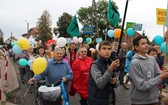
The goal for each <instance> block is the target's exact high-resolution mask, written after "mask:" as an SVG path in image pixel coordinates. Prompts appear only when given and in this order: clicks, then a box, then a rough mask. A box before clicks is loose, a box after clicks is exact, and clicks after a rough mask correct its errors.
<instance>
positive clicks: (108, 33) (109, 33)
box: [107, 30, 114, 38]
mask: <svg viewBox="0 0 168 105" xmlns="http://www.w3.org/2000/svg"><path fill="white" fill-rule="evenodd" d="M107 35H108V36H109V37H110V38H112V37H114V31H113V30H108V32H107Z"/></svg>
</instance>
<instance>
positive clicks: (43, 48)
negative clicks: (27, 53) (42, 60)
mask: <svg viewBox="0 0 168 105" xmlns="http://www.w3.org/2000/svg"><path fill="white" fill-rule="evenodd" d="M41 48H42V49H44V53H43V55H44V54H45V47H44V46H39V47H38V50H37V54H39V49H41Z"/></svg>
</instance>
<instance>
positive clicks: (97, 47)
mask: <svg viewBox="0 0 168 105" xmlns="http://www.w3.org/2000/svg"><path fill="white" fill-rule="evenodd" d="M96 50H97V51H98V50H99V43H97V44H96Z"/></svg>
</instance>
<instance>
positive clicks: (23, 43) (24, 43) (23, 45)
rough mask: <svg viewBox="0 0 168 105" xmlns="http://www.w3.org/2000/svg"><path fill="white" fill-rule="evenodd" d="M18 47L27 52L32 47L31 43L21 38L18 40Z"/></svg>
mask: <svg viewBox="0 0 168 105" xmlns="http://www.w3.org/2000/svg"><path fill="white" fill-rule="evenodd" d="M18 45H19V47H20V48H21V49H22V50H27V49H29V47H30V42H29V41H28V40H27V39H26V38H20V39H19V40H18Z"/></svg>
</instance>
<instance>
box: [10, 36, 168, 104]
mask: <svg viewBox="0 0 168 105" xmlns="http://www.w3.org/2000/svg"><path fill="white" fill-rule="evenodd" d="M37 45H38V46H37V47H36V48H34V47H30V48H29V49H28V50H27V51H23V52H22V53H21V54H13V53H12V51H11V50H10V55H11V56H12V57H14V61H15V62H18V60H19V59H20V58H25V59H27V60H34V59H36V58H38V57H42V58H45V59H46V61H47V68H46V70H45V71H44V72H43V73H41V74H38V75H34V73H33V72H32V68H31V66H28V65H27V66H21V65H19V64H18V69H19V71H20V78H21V82H22V83H25V78H27V80H28V82H30V83H31V82H35V81H39V80H41V79H45V81H46V84H53V83H55V82H56V81H58V80H63V82H64V83H65V90H66V93H67V97H68V95H71V96H73V95H75V94H76V93H78V94H79V96H80V98H81V99H80V100H79V102H80V104H81V105H117V103H116V101H115V100H116V99H115V94H116V93H115V90H114V88H117V86H118V85H122V86H123V88H125V89H126V90H130V89H131V91H130V104H131V105H160V104H159V101H160V100H159V98H160V97H162V95H161V94H162V88H165V87H166V85H165V83H167V82H166V81H165V80H166V79H167V78H168V72H167V67H166V66H165V64H164V57H163V54H162V52H161V51H160V47H159V46H157V45H155V46H153V45H149V44H148V41H147V39H146V38H145V37H143V36H138V37H136V38H135V39H133V45H132V46H127V43H125V42H123V43H121V49H120V50H119V53H117V51H118V46H119V45H120V44H119V43H118V42H112V43H111V42H109V41H102V42H100V43H99V44H98V48H97V49H96V48H95V47H94V48H91V47H90V46H89V45H88V44H80V45H78V44H76V43H74V42H71V43H70V44H68V45H67V46H66V47H58V46H57V45H56V43H55V44H48V45H46V46H43V45H42V44H41V43H40V42H39V43H38V44H37ZM124 77H125V79H124ZM129 81H130V83H131V86H128V82H129ZM29 92H30V93H31V92H32V90H31V88H30V90H29Z"/></svg>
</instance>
